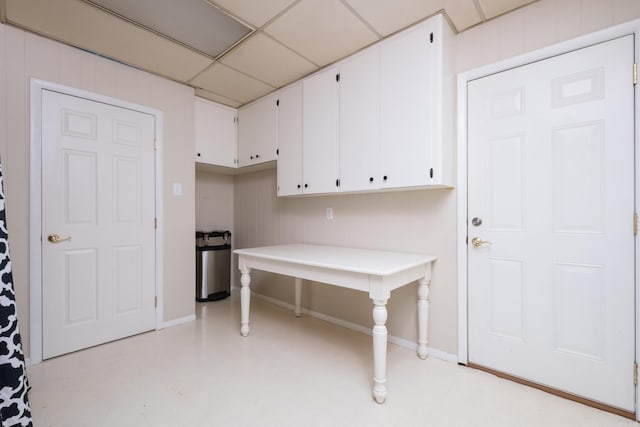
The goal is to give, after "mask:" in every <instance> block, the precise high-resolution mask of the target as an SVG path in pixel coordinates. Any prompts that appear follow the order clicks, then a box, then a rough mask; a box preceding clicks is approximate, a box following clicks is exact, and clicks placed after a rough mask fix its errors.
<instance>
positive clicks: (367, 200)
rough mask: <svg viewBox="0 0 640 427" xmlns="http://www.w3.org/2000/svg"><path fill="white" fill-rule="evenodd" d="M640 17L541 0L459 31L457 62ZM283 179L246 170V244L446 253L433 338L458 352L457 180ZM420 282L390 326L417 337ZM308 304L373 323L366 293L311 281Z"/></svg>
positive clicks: (240, 195)
mask: <svg viewBox="0 0 640 427" xmlns="http://www.w3.org/2000/svg"><path fill="white" fill-rule="evenodd" d="M638 17H640V1H637V0H541V1H539V2H536V3H534V4H532V5H530V6H528V7H525V8H522V9H519V10H517V11H515V12H512V13H510V14H507V15H504V16H502V17H500V18H497V19H495V20H492V21H490V22H488V23H485V24H483V25H480V26H478V27H475V28H472V29H470V30H467V31H465V32H463V33H461V34H459V35H457V36H456V55H455V57H456V72H462V71H465V70H469V69H472V68H475V67H479V66H481V65H486V64H490V63H493V62H496V61H498V60H502V59H506V58H509V57H513V56H515V55H518V54H521V53H525V52H528V51H531V50H535V49H538V48H541V47H544V46H549V45H552V44H554V43H558V42H560V41H563V40H568V39H570V38H573V37H577V36H579V35H583V34H587V33H589V32H593V31H595V30H598V29H602V28H605V27H608V26H611V25H614V24H617V23H621V22H625V21H629V20H631V19H635V18H638ZM446 143H448V144H453V143H454V141H447V142H446ZM275 187H276V182H275V172H274V171H265V172H259V173H255V174H250V175H242V176H238V177H237V178H236V186H235V228H236V233H235V246H236V247H248V246H256V245H267V244H277V243H288V242H306V243H324V244H333V245H346V246H354V247H362V248H372V249H383V248H384V249H390V250H398V251H419V252H425V253H429V254H433V255H435V256H437V257H438V261H437V262H436V264H435V266H434V272H433V282H432V287H431V289H432V292H431V296H430V300H431V312H430V323H429V346H430V347H433V348H436V349H439V350H442V351H445V352H447V353H450V354H456V353H457V316H458V307H457V266H456V263H457V260H456V249H455V245H456V218H457V212H456V203H455V198H456V192H455V190H450V191H446V190H422V191H409V192H399V193H381V194H370V195H344V196H330V197H309V198H280V199H278V198H276V196H275ZM327 207H332V208H333V209H334V216H335V219H334V220H333V221H329V220H327V219H326V218H325V209H326V208H327ZM252 279H253V285H252V286H253V287H254V289H255V290H256V292H258V293H262V294H265V295H268V296H271V297H274V298H277V299H280V300H283V301H285V302H288V303H292V302H293V290H292V287H293V284H292V280H291V279H290V278H284V277H280V276H275V275H269V274H257V275H255V277H253V276H252ZM236 280H237V279H236ZM237 285H238V284H237V283H236V286H237ZM415 292H416V285H415V284H414V285H412V286H409V287H405V288H403V289H399V290H397V291H394V293H393V294H392V298H391V300H390V304H389V321H388V328H389V333H390V334H391V335H395V336H399V337H401V338H404V339H407V340H410V341H414V340H415V337H416V336H417V332H416V299H415V297H414V295H415ZM303 305H304V306H305V307H307V308H310V309H312V310H315V311H318V312H321V313H325V314H328V315H330V316H334V317H337V318H340V319H344V320H347V321H350V322H354V323H357V324H360V325H362V326H365V327H371V325H372V320H371V308H372V306H371V303H370V301H369V299H368V297H367V295H366V294H364V293H360V292H355V291H348V290H344V289H339V288H333V287H329V286H318V285H313V284H312V285H311V286H308V287H305V289H304V297H303Z"/></svg>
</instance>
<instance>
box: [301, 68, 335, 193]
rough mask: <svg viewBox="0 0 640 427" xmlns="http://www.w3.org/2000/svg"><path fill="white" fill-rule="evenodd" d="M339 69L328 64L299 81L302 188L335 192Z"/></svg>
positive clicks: (309, 191)
mask: <svg viewBox="0 0 640 427" xmlns="http://www.w3.org/2000/svg"><path fill="white" fill-rule="evenodd" d="M337 80H338V69H337V68H336V67H329V68H327V69H326V70H323V71H322V72H320V73H318V74H315V75H313V76H311V77H309V78H306V79H304V80H303V82H302V87H303V97H302V111H303V114H302V123H303V125H302V144H303V146H302V147H303V149H302V173H303V183H302V187H303V188H302V190H303V192H304V193H305V194H319V193H331V192H336V191H337V189H338V187H337V180H338V165H337V154H338V81H337Z"/></svg>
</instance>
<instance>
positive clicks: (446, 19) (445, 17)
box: [438, 9, 460, 34]
mask: <svg viewBox="0 0 640 427" xmlns="http://www.w3.org/2000/svg"><path fill="white" fill-rule="evenodd" d="M438 13H441V14H442V16H443V17H444V20H445V21H447V23H448V24H449V28H451V30H453V33H454V34H460V30H458V27H456V24H454V22H453V20H452V19H451V17H450V16H449V14H448V13H447V11H446V10H445V9H442V10H440V11H439V12H438Z"/></svg>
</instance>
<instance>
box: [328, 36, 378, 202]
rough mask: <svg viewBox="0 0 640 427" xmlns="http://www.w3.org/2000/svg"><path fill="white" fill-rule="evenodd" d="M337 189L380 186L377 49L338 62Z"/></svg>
mask: <svg viewBox="0 0 640 427" xmlns="http://www.w3.org/2000/svg"><path fill="white" fill-rule="evenodd" d="M339 90H340V138H339V144H338V146H339V156H338V158H339V170H338V172H339V173H340V191H360V190H371V189H376V188H379V187H380V183H381V182H382V181H381V180H382V179H383V177H382V176H381V175H380V173H379V166H380V165H379V161H380V49H379V46H374V47H372V48H369V49H367V50H366V51H364V52H362V53H361V54H359V55H357V56H355V57H353V58H351V59H349V60H347V61H346V62H344V63H343V64H341V65H340V85H339Z"/></svg>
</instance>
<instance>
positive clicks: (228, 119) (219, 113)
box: [195, 98, 237, 168]
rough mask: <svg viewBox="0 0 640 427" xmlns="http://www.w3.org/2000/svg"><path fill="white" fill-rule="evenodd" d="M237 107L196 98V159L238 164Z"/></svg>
mask: <svg viewBox="0 0 640 427" xmlns="http://www.w3.org/2000/svg"><path fill="white" fill-rule="evenodd" d="M236 129H237V126H236V110H235V109H234V108H229V107H226V106H224V105H220V104H216V103H215V102H211V101H207V100H204V99H201V98H196V99H195V138H196V141H195V146H196V162H198V163H207V164H211V165H218V166H226V167H231V168H232V167H235V159H236V146H237V132H236Z"/></svg>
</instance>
